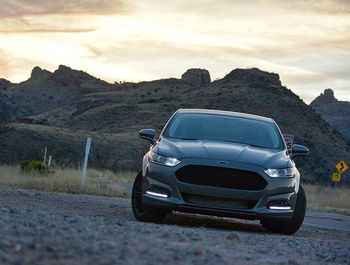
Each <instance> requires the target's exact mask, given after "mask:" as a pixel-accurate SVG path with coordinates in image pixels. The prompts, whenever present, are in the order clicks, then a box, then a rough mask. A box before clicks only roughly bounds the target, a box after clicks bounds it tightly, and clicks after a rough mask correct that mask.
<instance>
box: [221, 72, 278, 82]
mask: <svg viewBox="0 0 350 265" xmlns="http://www.w3.org/2000/svg"><path fill="white" fill-rule="evenodd" d="M224 80H225V81H240V82H248V83H266V84H274V85H281V80H280V77H279V75H278V74H275V73H269V72H266V71H262V70H260V69H258V68H251V69H240V68H237V69H235V70H233V71H231V72H230V73H229V74H227V75H226V76H225V77H224Z"/></svg>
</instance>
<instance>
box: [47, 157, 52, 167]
mask: <svg viewBox="0 0 350 265" xmlns="http://www.w3.org/2000/svg"><path fill="white" fill-rule="evenodd" d="M51 162H52V156H51V155H49V161H48V162H47V166H48V167H49V166H51Z"/></svg>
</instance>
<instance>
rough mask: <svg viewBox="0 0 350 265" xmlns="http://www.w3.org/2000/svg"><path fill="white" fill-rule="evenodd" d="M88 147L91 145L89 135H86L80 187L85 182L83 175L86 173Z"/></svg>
mask: <svg viewBox="0 0 350 265" xmlns="http://www.w3.org/2000/svg"><path fill="white" fill-rule="evenodd" d="M90 147H91V137H88V138H87V139H86V146H85V158H84V165H83V171H82V172H81V179H80V186H81V187H84V184H85V175H86V168H87V164H88V159H89V153H90Z"/></svg>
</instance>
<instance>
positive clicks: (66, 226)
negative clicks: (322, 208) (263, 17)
mask: <svg viewBox="0 0 350 265" xmlns="http://www.w3.org/2000/svg"><path fill="white" fill-rule="evenodd" d="M349 229H350V218H349V217H347V216H342V215H336V214H327V213H314V212H309V213H308V214H307V217H306V219H305V224H304V225H303V226H302V228H301V229H300V230H299V231H298V232H297V233H296V234H295V235H292V236H286V235H278V234H270V233H267V232H266V231H265V230H264V229H263V228H262V227H260V225H259V224H258V222H248V221H241V220H237V219H229V218H216V217H206V216H199V215H189V214H173V215H170V216H168V217H167V219H166V220H165V221H164V222H163V223H162V224H151V223H141V222H137V221H135V220H134V218H133V216H132V212H131V209H130V200H129V199H123V198H108V197H97V196H88V195H72V194H61V193H48V192H39V191H27V190H20V189H11V188H5V187H0V264H31V265H32V264H33V265H36V264H65V265H69V264H106V265H107V264H200V265H202V264H205V265H210V264H293V265H294V264H308V265H310V264H350V253H349V252H350V231H349Z"/></svg>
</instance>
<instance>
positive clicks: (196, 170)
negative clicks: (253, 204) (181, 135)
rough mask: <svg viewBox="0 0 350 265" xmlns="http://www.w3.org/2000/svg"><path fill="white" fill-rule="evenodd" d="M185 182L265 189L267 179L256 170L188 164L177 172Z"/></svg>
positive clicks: (242, 188)
mask: <svg viewBox="0 0 350 265" xmlns="http://www.w3.org/2000/svg"><path fill="white" fill-rule="evenodd" d="M175 175H176V178H177V179H178V180H179V181H181V182H185V183H189V184H195V185H202V186H212V187H221V188H229V189H239V190H263V189H264V188H265V187H266V185H267V181H266V180H265V179H264V178H263V177H262V176H260V175H259V174H258V173H256V172H252V171H248V170H241V169H234V168H224V167H213V166H202V165H188V166H184V167H182V168H180V169H179V170H177V171H176V172H175Z"/></svg>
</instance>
